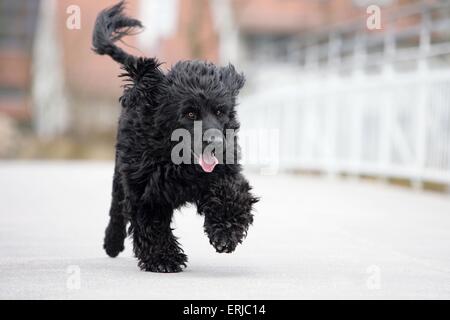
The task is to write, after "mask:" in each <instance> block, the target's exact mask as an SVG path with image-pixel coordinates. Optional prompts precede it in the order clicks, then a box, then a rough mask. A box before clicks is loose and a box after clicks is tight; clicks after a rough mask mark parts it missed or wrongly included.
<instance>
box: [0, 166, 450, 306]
mask: <svg viewBox="0 0 450 320" xmlns="http://www.w3.org/2000/svg"><path fill="white" fill-rule="evenodd" d="M111 177H112V164H111V163H77V162H74V163H64V162H60V163H51V162H34V163H33V162H32V163H29V162H28V163H27V162H24V163H8V162H0V298H2V299H5V298H7V299H9V298H38V299H39V298H58V299H79V298H144V299H166V298H168V299H197V298H204V299H216V298H217V299H219V298H220V299H232V298H234V299H241V298H242V299H265V298H269V299H271V298H273V299H282V298H285V299H303V298H363V299H365V298H407V299H409V298H438V299H440V298H446V299H449V298H450V196H448V195H440V194H432V193H425V192H415V191H411V190H405V189H400V188H396V187H391V186H386V185H383V184H375V183H367V182H365V183H364V182H355V181H342V180H327V179H325V178H314V177H304V176H287V175H277V176H260V175H255V174H253V175H249V178H250V180H251V181H252V183H253V184H254V186H255V193H257V194H258V195H260V196H261V197H262V200H261V202H260V203H259V204H258V206H257V213H256V217H255V224H254V226H253V227H252V228H251V229H250V231H249V235H248V238H247V239H246V241H245V242H244V244H243V245H242V246H240V247H238V249H237V251H236V252H235V253H233V254H231V255H221V254H217V253H215V252H214V250H213V248H212V247H210V245H209V243H208V240H207V238H206V236H205V235H204V234H203V230H202V218H201V217H199V216H197V215H196V214H195V212H194V208H185V209H183V210H182V211H181V212H178V213H177V214H176V221H175V226H176V228H177V229H176V234H177V235H178V236H179V237H180V241H181V243H182V244H183V247H184V249H185V251H186V253H187V254H188V255H189V266H188V268H187V269H186V271H185V272H183V273H181V274H154V273H145V272H141V271H139V270H138V269H137V266H136V261H135V259H134V258H133V257H132V254H131V250H130V243H129V242H128V243H127V244H128V247H127V250H126V251H125V252H124V253H122V255H121V256H120V257H119V258H117V259H110V258H107V257H106V256H105V254H104V253H103V250H102V248H101V245H102V238H103V230H104V227H105V225H106V220H107V211H108V205H109V202H110V185H111Z"/></svg>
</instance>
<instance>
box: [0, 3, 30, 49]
mask: <svg viewBox="0 0 450 320" xmlns="http://www.w3.org/2000/svg"><path fill="white" fill-rule="evenodd" d="M38 8H39V0H20V1H17V0H1V1H0V49H3V48H5V47H7V48H17V49H25V50H31V47H32V43H33V41H32V40H33V36H34V31H35V26H36V20H37V16H38Z"/></svg>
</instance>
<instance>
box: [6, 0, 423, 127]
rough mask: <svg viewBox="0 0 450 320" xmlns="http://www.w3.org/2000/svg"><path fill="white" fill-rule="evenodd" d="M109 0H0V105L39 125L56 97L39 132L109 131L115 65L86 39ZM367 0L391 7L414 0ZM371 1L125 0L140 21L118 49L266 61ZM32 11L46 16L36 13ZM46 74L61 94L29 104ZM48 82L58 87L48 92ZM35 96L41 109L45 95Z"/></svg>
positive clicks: (171, 57)
mask: <svg viewBox="0 0 450 320" xmlns="http://www.w3.org/2000/svg"><path fill="white" fill-rule="evenodd" d="M115 2H116V1H115V0H98V1H89V0H60V1H56V0H24V1H15V0H2V1H1V2H0V23H1V26H0V32H1V33H0V113H6V114H8V115H11V116H13V117H15V118H18V119H22V120H23V119H25V120H26V119H33V122H34V121H35V118H36V117H41V118H42V119H41V126H44V127H45V126H46V121H47V120H46V119H50V118H51V114H52V113H53V112H55V111H54V110H58V109H57V108H59V106H58V105H60V106H61V107H60V108H63V107H62V106H63V105H65V106H66V107H65V108H66V109H67V110H66V111H65V112H62V113H61V115H60V116H58V117H59V118H58V117H56V118H55V119H53V120H54V122H58V121H60V122H61V121H64V124H63V125H61V126H60V127H59V128H58V130H56V131H55V130H52V129H51V126H52V124H51V121H48V122H49V124H48V127H49V130H44V131H43V132H45V133H47V134H50V135H51V134H52V132H54V133H58V134H60V133H61V132H75V133H81V134H82V133H85V132H92V131H100V132H108V131H112V129H113V128H114V127H115V123H116V121H117V113H118V110H119V107H118V103H117V98H118V96H119V95H120V92H121V88H120V86H121V82H120V80H119V79H118V78H117V75H118V74H119V73H120V69H119V66H118V65H117V64H115V63H114V62H113V61H111V60H110V59H107V58H105V57H100V56H96V55H95V54H93V53H92V51H91V43H90V42H91V32H92V28H93V24H94V21H95V17H96V15H97V13H98V12H99V11H100V10H101V9H103V8H105V7H108V6H110V5H112V4H114V3H115ZM369 2H370V4H371V3H374V2H375V3H380V4H383V5H387V6H398V5H403V4H407V3H412V2H416V1H414V0H378V1H369ZM369 2H367V1H365V0H333V1H331V0H317V1H312V0H283V1H279V0H139V1H138V0H136V1H132V0H130V1H128V4H127V10H128V13H129V14H130V15H132V16H135V17H138V18H140V19H141V20H142V21H143V23H144V25H145V26H146V29H145V31H144V32H143V33H142V34H140V35H139V36H137V37H129V38H127V39H125V42H126V44H127V46H126V47H125V49H126V50H127V51H130V52H133V53H134V54H136V55H154V56H157V57H158V58H159V59H160V60H161V61H164V62H166V64H165V65H164V68H170V66H171V64H173V63H174V62H176V61H178V60H180V59H205V60H210V61H213V62H218V63H227V62H228V61H232V62H233V63H235V64H237V65H238V66H242V67H245V64H246V62H248V61H253V60H255V59H256V60H257V59H259V58H261V57H262V58H263V59H269V60H267V61H270V57H273V58H278V57H281V56H283V55H284V54H285V53H286V51H287V50H288V49H289V48H290V47H291V46H292V45H295V43H296V42H297V41H298V39H299V37H301V36H302V35H307V34H308V32H309V30H313V29H317V28H320V27H321V26H324V25H332V24H337V23H340V22H343V21H348V20H351V19H354V18H357V17H364V16H365V15H366V12H365V8H366V6H367V4H368V3H369ZM74 5H75V6H78V7H79V9H80V11H79V13H80V15H81V16H80V22H81V25H80V28H79V29H77V28H75V29H70V28H68V27H67V25H66V24H67V19H68V17H70V16H71V15H72V14H73V12H71V11H70V10H69V8H73V6H74ZM43 8H44V9H43ZM49 8H52V10H53V13H54V14H53V15H50V14H48V13H47V12H48V11H49V10H48V9H49ZM42 12H44V13H45V15H43V14H42ZM40 13H41V14H40ZM39 17H41V20H42V19H43V18H44V17H45V19H50V20H52V22H51V23H50V22H48V23H47V22H46V23H42V21H41V22H39ZM50 29H51V31H52V33H51V36H48V37H42V38H39V36H38V35H36V34H35V33H34V32H35V31H36V30H50ZM46 32H47V31H46ZM37 39H40V40H39V41H40V42H41V43H40V48H41V49H40V50H35V49H33V48H36V47H38V48H39V46H37V45H36V42H37V41H38V40H37ZM46 41H48V43H46ZM120 45H121V46H125V44H120ZM46 48H47V49H49V48H54V50H53V51H58V52H57V53H52V52H51V51H49V50H47V51H45V50H46ZM134 48H139V49H134ZM47 54H50V55H53V54H54V57H53V56H52V57H51V58H50V57H48V56H46V55H47ZM36 55H38V56H37V57H36ZM39 55H40V57H39ZM46 59H47V60H46ZM49 59H50V61H53V62H52V63H48V65H45V66H41V67H40V68H37V69H36V68H34V67H33V66H34V65H35V64H36V63H39V61H41V64H42V61H49ZM46 68H48V72H47V70H46ZM32 70H35V71H36V70H40V73H39V72H38V75H39V76H38V77H36V74H34V73H33V72H32ZM57 74H60V76H58V75H57ZM47 78H48V82H49V86H50V88H44V89H43V90H44V91H45V92H44V93H43V95H47V99H49V100H50V101H51V99H52V97H53V96H56V95H59V96H61V97H63V98H61V102H60V103H58V104H56V106H54V107H53V109H49V110H48V111H45V110H44V112H40V111H36V108H35V106H34V105H35V99H34V98H33V94H34V93H33V86H32V82H33V81H40V82H42V83H46V79H47ZM33 79H34V80H33ZM52 79H53V80H52ZM52 81H53V82H52ZM52 83H53V84H54V83H56V84H59V83H60V84H61V85H60V86H59V85H58V88H57V89H56V88H53V87H52ZM53 86H54V85H53ZM38 87H39V86H38ZM54 87H55V86H54ZM53 89H55V90H58V92H57V93H56V92H55V91H52V90H53ZM44 100H45V99H44ZM41 104H42V105H44V108H45V102H43V103H41ZM52 110H53V111H52ZM61 119H64V120H61ZM42 123H43V124H42Z"/></svg>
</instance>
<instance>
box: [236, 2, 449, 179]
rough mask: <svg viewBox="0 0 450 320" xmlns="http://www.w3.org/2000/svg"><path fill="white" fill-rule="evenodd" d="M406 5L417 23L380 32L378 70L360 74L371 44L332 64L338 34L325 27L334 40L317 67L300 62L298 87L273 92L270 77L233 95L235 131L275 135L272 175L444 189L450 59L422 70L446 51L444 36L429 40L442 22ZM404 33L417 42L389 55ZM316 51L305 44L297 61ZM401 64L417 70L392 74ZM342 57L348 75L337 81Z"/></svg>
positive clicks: (356, 46)
mask: <svg viewBox="0 0 450 320" xmlns="http://www.w3.org/2000/svg"><path fill="white" fill-rule="evenodd" d="M414 9H415V10H411V9H409V11H407V14H408V15H412V14H414V15H417V14H418V13H419V14H420V17H421V20H420V24H419V26H420V27H417V26H414V28H413V27H412V26H411V28H412V29H407V30H404V29H403V30H402V31H401V32H399V33H396V32H395V30H392V29H391V31H390V32H385V33H384V41H383V43H384V46H383V51H382V52H381V57H382V59H380V58H379V55H380V52H378V53H376V54H377V55H378V60H375V61H376V63H378V64H379V66H380V68H381V72H379V73H377V74H370V73H368V72H366V71H365V68H366V65H365V62H374V59H376V57H375V56H371V55H370V48H369V44H370V43H371V42H370V41H364V42H362V43H357V41H356V42H354V52H353V56H352V57H351V58H350V59H347V60H346V61H345V63H344V61H343V60H342V59H339V57H338V58H336V57H337V56H338V55H336V45H335V39H336V34H337V32H336V30H332V34H333V36H332V37H331V36H330V39H334V40H333V41H330V42H329V43H328V45H325V46H324V44H321V45H320V47H321V48H322V49H323V48H324V47H327V48H328V50H329V51H330V52H329V63H328V65H327V66H326V67H325V68H324V67H322V68H321V67H320V66H319V65H318V63H317V61H316V63H315V62H311V64H310V65H305V66H303V70H304V72H305V75H304V76H301V77H300V80H299V81H298V82H295V83H291V84H289V85H282V86H280V87H278V88H274V86H273V84H274V83H276V81H270V82H269V83H267V86H266V88H267V90H266V91H263V90H262V89H259V90H258V91H257V93H255V94H253V95H251V96H246V97H244V98H243V99H242V101H241V105H242V107H241V109H240V113H241V119H242V122H243V124H244V128H246V129H252V128H264V129H275V130H278V132H279V137H278V138H279V139H278V142H279V144H278V148H277V149H278V150H275V152H277V154H278V159H276V160H275V161H276V162H277V163H276V165H277V166H279V168H280V169H307V170H319V171H322V172H325V173H330V174H334V173H350V174H356V175H359V174H367V175H376V176H383V177H399V178H407V179H411V180H412V181H415V182H419V183H420V182H422V181H431V182H437V183H443V184H448V185H450V62H448V61H447V62H446V61H445V60H444V63H443V65H444V66H445V64H447V67H443V66H442V65H441V66H440V67H439V68H433V67H430V65H431V62H432V59H435V58H436V57H439V56H445V55H447V54H448V53H450V50H446V49H445V48H450V47H449V43H450V38H449V39H448V40H449V42H448V43H445V42H444V43H436V44H434V43H433V41H432V32H435V30H436V28H438V27H441V26H442V25H447V26H449V27H450V23H449V20H448V18H442V19H441V18H440V19H438V20H435V21H434V20H432V19H431V18H430V17H431V16H432V15H431V13H430V12H431V11H430V8H429V7H426V6H425V7H424V6H419V7H414ZM446 9H448V5H447V7H446ZM398 16H399V15H398V13H396V15H394V16H393V18H392V19H397V18H398ZM346 30H348V29H346ZM449 30H450V28H449ZM337 31H339V30H337ZM330 32H331V31H330ZM405 32H406V33H408V34H409V35H414V33H415V34H416V35H417V38H418V41H417V42H418V45H417V46H416V47H410V48H407V49H405V50H399V49H397V50H396V46H395V43H397V42H396V39H397V37H400V36H403V35H404V33H405ZM355 34H356V39H361V38H362V37H358V32H356V33H355ZM376 37H377V39H379V34H377V35H376ZM369 38H370V36H369ZM369 38H368V37H367V35H366V36H365V39H366V40H367V39H369ZM318 50H319V49H318V48H317V47H316V48H315V49H314V48H313V49H311V48H304V55H306V56H307V55H308V52H309V53H310V52H318ZM333 50H334V51H333ZM295 54H297V55H298V52H295ZM300 55H301V54H300ZM407 60H409V61H411V62H413V63H415V64H416V68H415V69H413V70H409V71H408V72H401V71H396V68H395V65H396V63H397V62H399V61H407ZM349 61H353V65H352V67H350V71H351V72H350V74H347V75H346V76H342V75H341V72H340V71H341V70H342V68H344V67H345V68H347V69H348V66H349V63H348V62H349ZM376 63H375V64H376ZM372 65H373V63H372ZM268 88H270V89H268ZM259 164H260V165H268V164H267V163H266V164H263V163H259Z"/></svg>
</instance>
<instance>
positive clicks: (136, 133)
mask: <svg viewBox="0 0 450 320" xmlns="http://www.w3.org/2000/svg"><path fill="white" fill-rule="evenodd" d="M123 9H124V3H123V2H120V3H118V4H117V5H115V6H113V7H112V8H109V9H106V10H104V11H102V12H101V13H100V14H99V16H98V17H97V21H96V25H95V29H94V36H93V49H94V51H95V52H96V53H98V54H107V55H109V56H111V57H112V58H113V59H114V60H115V61H117V62H119V63H120V64H121V65H122V68H123V70H124V73H123V74H122V75H121V77H124V78H125V79H126V85H125V86H124V87H125V89H124V94H123V96H122V97H121V99H120V101H121V104H122V112H121V115H120V118H119V128H118V134H117V144H116V165H115V171H114V179H113V191H112V203H111V209H110V221H109V224H108V227H107V228H106V235H105V241H104V248H105V250H106V253H107V254H108V255H109V256H111V257H115V256H117V255H118V254H119V253H120V252H121V251H122V250H123V249H124V239H125V237H126V235H127V232H126V225H127V223H128V222H129V223H130V227H129V229H128V233H129V234H130V235H131V236H132V237H133V246H134V254H135V255H136V257H137V259H138V261H139V262H138V265H139V267H140V268H141V269H142V270H145V271H153V272H179V271H181V270H182V268H183V267H185V266H186V262H187V257H186V255H185V254H184V253H183V250H182V249H181V248H180V245H179V243H178V241H177V239H176V238H175V237H174V235H173V234H172V229H171V227H170V223H171V220H172V215H173V212H174V210H175V209H177V208H180V207H182V206H183V205H185V204H186V203H194V204H196V205H197V208H198V212H199V213H200V214H202V215H204V216H205V224H204V228H205V233H206V234H207V235H208V237H209V239H210V243H211V244H212V245H213V246H214V248H215V249H216V251H217V252H232V251H233V250H234V249H235V248H236V246H237V245H238V244H239V243H241V242H242V240H243V238H244V237H245V236H246V234H247V229H248V227H249V225H250V224H251V223H252V221H253V215H252V205H253V204H254V203H255V202H257V199H256V198H255V197H254V196H253V195H252V194H251V193H250V189H251V187H250V186H249V184H248V182H247V181H246V179H245V178H244V177H243V175H242V174H241V166H240V165H239V164H238V163H237V160H238V157H239V153H238V152H237V151H235V152H234V158H235V159H234V160H236V161H235V163H231V164H228V163H221V164H219V165H217V166H216V168H215V169H214V171H213V172H211V173H206V172H204V171H202V169H201V168H200V166H199V165H198V164H178V165H177V164H174V163H173V162H172V161H171V150H172V148H173V146H174V142H173V141H171V134H172V132H173V130H175V129H177V128H184V129H186V130H188V131H190V132H192V130H193V121H192V119H188V118H187V117H186V114H187V113H192V112H195V113H196V114H197V115H198V116H199V119H201V120H202V123H203V126H204V128H203V130H206V129H209V128H214V129H218V130H221V131H222V132H225V130H226V129H235V130H237V129H238V128H239V123H238V121H237V119H236V111H235V106H236V96H237V95H238V93H239V90H240V89H241V88H242V86H243V85H244V82H245V79H244V76H243V75H242V74H239V73H237V72H236V71H235V69H234V67H233V66H232V65H229V66H226V67H217V66H215V65H214V64H211V63H207V62H201V61H183V62H179V63H177V64H176V65H175V66H173V67H172V69H171V70H170V71H169V72H168V73H167V74H165V73H164V72H162V70H161V69H160V63H159V62H158V61H157V60H156V59H154V58H137V57H135V56H132V55H129V54H127V53H126V52H124V51H123V50H122V49H120V48H118V47H117V46H116V45H115V44H114V42H115V41H117V40H119V39H120V38H121V37H122V36H124V35H128V34H130V32H132V30H133V28H137V27H141V23H140V22H139V21H138V20H135V19H131V18H128V17H126V16H124V15H123ZM218 108H220V110H218ZM219 111H220V112H219ZM233 142H236V140H235V139H234V141H233Z"/></svg>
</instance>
